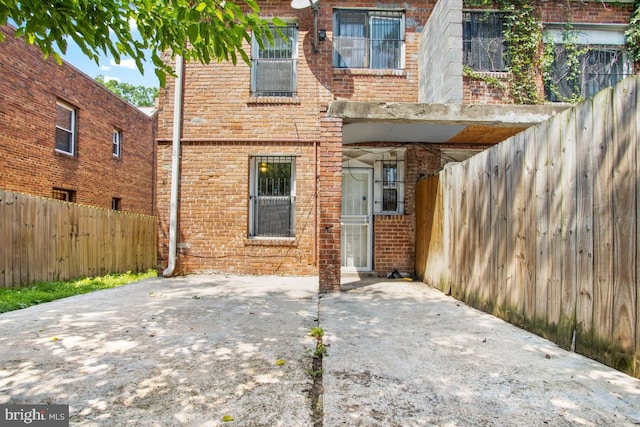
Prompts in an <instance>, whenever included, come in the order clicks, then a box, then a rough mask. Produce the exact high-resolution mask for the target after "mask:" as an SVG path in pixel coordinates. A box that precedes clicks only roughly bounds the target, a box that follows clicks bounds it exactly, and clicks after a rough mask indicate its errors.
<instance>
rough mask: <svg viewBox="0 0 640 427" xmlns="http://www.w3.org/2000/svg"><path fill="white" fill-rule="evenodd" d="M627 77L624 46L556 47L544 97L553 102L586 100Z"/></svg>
mask: <svg viewBox="0 0 640 427" xmlns="http://www.w3.org/2000/svg"><path fill="white" fill-rule="evenodd" d="M572 57H573V58H574V59H573V60H572ZM629 75H631V66H630V64H629V61H628V60H627V57H626V54H625V48H624V46H604V45H575V44H556V45H555V58H554V62H553V65H552V67H551V72H550V73H549V77H548V79H547V82H546V85H545V95H546V97H547V99H548V100H550V101H556V102H558V101H565V100H570V99H575V98H589V97H592V96H593V95H595V94H596V93H598V92H599V91H601V90H602V89H604V88H607V87H609V86H613V85H615V84H616V83H617V82H618V81H620V80H622V79H624V78H625V77H627V76H629Z"/></svg>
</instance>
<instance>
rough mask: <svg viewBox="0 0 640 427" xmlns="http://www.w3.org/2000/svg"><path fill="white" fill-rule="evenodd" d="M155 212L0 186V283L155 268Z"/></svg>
mask: <svg viewBox="0 0 640 427" xmlns="http://www.w3.org/2000/svg"><path fill="white" fill-rule="evenodd" d="M156 230H157V222H156V218H155V217H151V216H145V215H136V214H130V213H124V212H117V211H111V210H106V209H99V208H93V207H89V206H82V205H77V204H73V203H65V202H60V201H57V200H51V199H45V198H42V197H34V196H29V195H25V194H19V193H13V192H9V191H3V190H0V287H5V288H11V287H19V286H25V285H28V284H30V283H34V282H38V281H52V280H67V279H74V278H78V277H93V276H98V275H104V274H107V273H124V272H126V271H145V270H148V269H150V268H156V267H157V263H156V255H157V233H156Z"/></svg>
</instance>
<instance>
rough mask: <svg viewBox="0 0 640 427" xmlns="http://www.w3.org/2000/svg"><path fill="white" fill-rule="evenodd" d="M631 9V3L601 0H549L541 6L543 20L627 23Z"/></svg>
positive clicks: (577, 22) (579, 22) (576, 22)
mask: <svg viewBox="0 0 640 427" xmlns="http://www.w3.org/2000/svg"><path fill="white" fill-rule="evenodd" d="M632 11H633V4H632V3H615V2H603V1H591V2H586V1H568V2H566V1H549V2H544V7H543V8H542V21H543V22H573V23H575V24H581V23H586V24H589V23H593V22H598V23H601V24H628V23H629V19H630V18H631V14H632Z"/></svg>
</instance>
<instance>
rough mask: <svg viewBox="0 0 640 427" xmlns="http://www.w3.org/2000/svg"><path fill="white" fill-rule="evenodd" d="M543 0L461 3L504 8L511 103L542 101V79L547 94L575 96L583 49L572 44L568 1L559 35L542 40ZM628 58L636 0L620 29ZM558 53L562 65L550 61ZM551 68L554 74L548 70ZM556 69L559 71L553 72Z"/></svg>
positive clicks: (634, 55)
mask: <svg viewBox="0 0 640 427" xmlns="http://www.w3.org/2000/svg"><path fill="white" fill-rule="evenodd" d="M543 2H544V1H543V0H464V1H463V3H464V6H465V7H469V8H473V7H477V8H493V9H497V10H499V11H500V12H504V13H505V15H504V17H505V26H504V29H503V37H504V41H505V45H506V56H507V63H508V66H507V71H508V72H509V81H508V83H509V95H510V97H511V99H512V101H513V102H514V103H517V104H539V103H542V102H543V101H544V97H543V96H542V93H541V91H540V84H541V83H543V84H544V86H545V90H546V91H547V95H548V96H550V97H551V99H555V100H558V101H567V102H576V101H579V100H580V98H579V96H580V91H579V87H578V86H579V82H580V74H579V73H580V66H579V62H580V57H581V56H582V55H584V54H585V53H586V50H585V49H586V48H585V47H584V46H581V45H580V44H578V37H577V33H576V32H575V31H574V30H573V28H572V25H571V21H572V18H571V6H570V5H569V4H568V0H567V7H566V8H565V12H566V13H567V16H566V17H565V22H567V24H566V25H565V28H564V30H563V40H562V43H561V44H557V43H555V42H554V40H551V39H549V40H543V27H542V19H541V16H540V14H541V9H540V7H539V5H540V4H541V3H543ZM625 38H626V43H627V47H628V50H629V57H630V59H631V60H632V61H633V62H635V63H636V64H638V63H639V62H640V0H635V3H634V12H633V16H632V18H631V21H630V27H629V29H628V30H627V31H626V32H625ZM560 57H561V58H562V61H563V62H562V64H563V65H562V66H561V67H560V68H558V67H557V64H556V61H557V60H558V59H559V58H560ZM554 73H555V74H554ZM558 73H561V75H558ZM465 75H467V76H469V77H472V78H475V77H474V76H476V77H477V73H475V74H474V73H472V72H467V71H465ZM560 80H562V82H563V85H565V86H566V87H565V89H569V90H571V92H572V93H573V94H574V95H572V97H571V98H569V99H567V98H566V97H562V96H560V92H559V90H558V82H559V81H560Z"/></svg>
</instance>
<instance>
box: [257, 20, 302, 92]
mask: <svg viewBox="0 0 640 427" xmlns="http://www.w3.org/2000/svg"><path fill="white" fill-rule="evenodd" d="M280 30H281V31H282V33H283V34H284V36H285V37H286V39H284V40H283V39H282V37H280V35H278V34H276V33H275V31H274V39H273V43H270V42H269V40H267V38H266V37H263V39H262V44H263V47H262V48H261V47H260V44H259V43H258V40H257V39H256V36H255V34H254V37H253V44H252V49H251V52H252V55H253V58H252V60H251V94H252V95H253V96H283V97H293V96H295V94H296V86H297V75H298V27H297V25H295V24H290V25H287V26H285V27H280Z"/></svg>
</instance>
